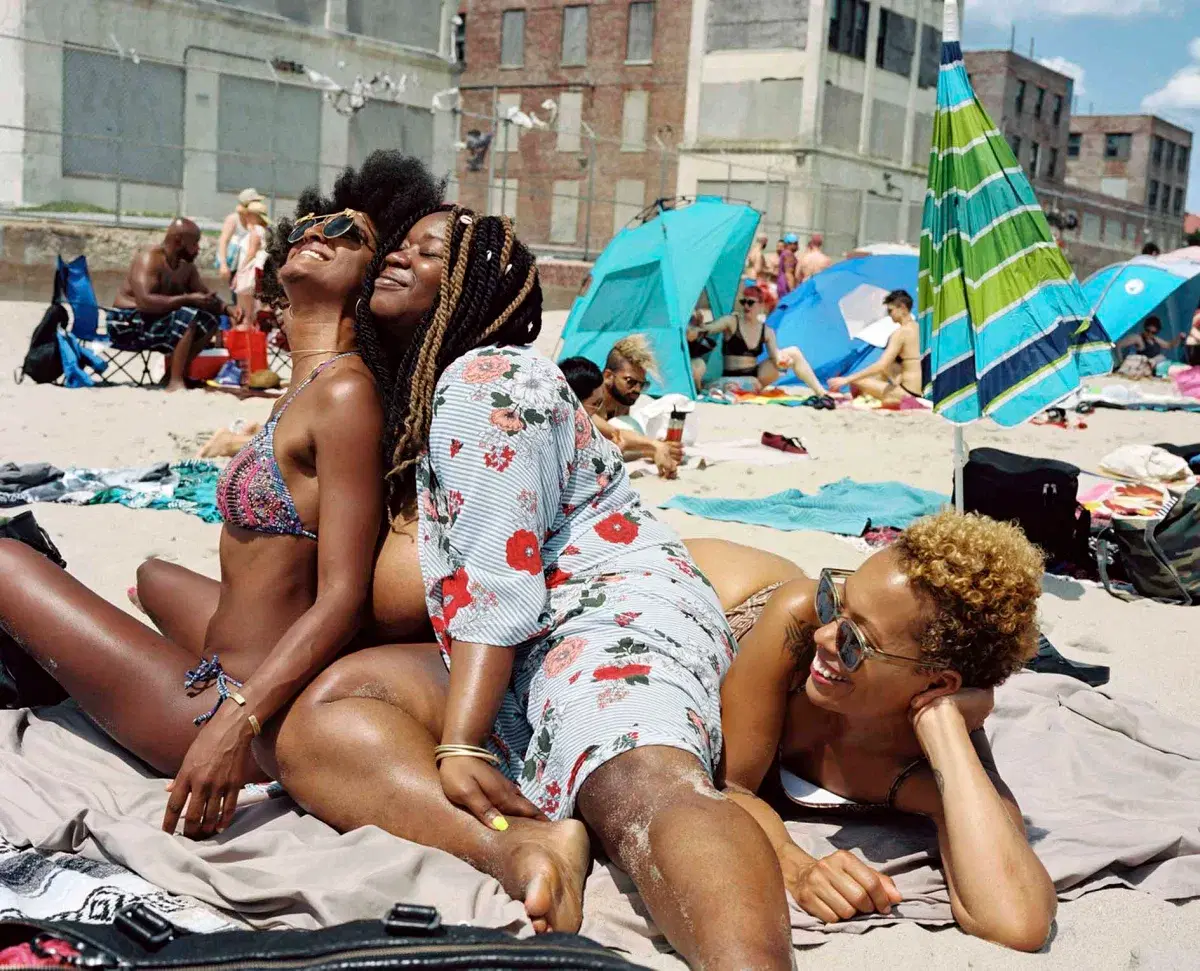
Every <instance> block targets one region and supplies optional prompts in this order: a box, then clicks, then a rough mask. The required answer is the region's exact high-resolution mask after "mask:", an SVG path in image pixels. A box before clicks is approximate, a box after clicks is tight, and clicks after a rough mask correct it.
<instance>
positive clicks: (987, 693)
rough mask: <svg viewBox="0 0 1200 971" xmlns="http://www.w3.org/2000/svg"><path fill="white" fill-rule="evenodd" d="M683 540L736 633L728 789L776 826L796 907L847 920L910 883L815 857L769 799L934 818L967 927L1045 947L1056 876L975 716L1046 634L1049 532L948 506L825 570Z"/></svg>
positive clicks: (895, 898) (843, 858)
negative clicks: (1037, 533) (1042, 619)
mask: <svg viewBox="0 0 1200 971" xmlns="http://www.w3.org/2000/svg"><path fill="white" fill-rule="evenodd" d="M688 548H689V551H690V552H691V553H692V557H693V559H694V560H695V561H696V563H697V564H698V565H699V566H700V567H701V569H703V570H705V572H706V573H707V575H708V576H709V578H710V579H711V580H712V582H713V585H714V587H715V588H716V590H717V593H718V595H719V596H720V598H721V602H722V606H723V607H724V608H725V610H726V613H727V615H728V617H729V620H730V624H731V627H732V628H733V630H734V632H735V634H736V635H737V636H738V638H739V646H740V649H739V652H738V656H737V659H736V660H735V661H734V663H733V665H732V667H731V668H730V670H729V673H728V674H727V675H726V677H725V680H724V682H723V683H722V686H721V703H722V712H721V723H722V729H723V733H724V736H725V791H726V793H727V794H729V795H731V796H732V797H733V798H734V799H735V801H737V802H738V803H739V804H740V805H741V806H742V808H744V809H745V810H746V811H747V812H749V813H750V814H751V815H752V816H753V817H754V818H755V819H756V820H757V821H758V822H759V825H760V826H761V827H762V828H763V830H764V832H766V834H767V836H768V838H769V839H770V841H771V844H772V846H773V847H774V849H775V853H776V856H777V857H778V859H779V863H780V866H781V868H782V870H783V875H784V880H785V883H786V884H787V888H788V892H789V893H790V895H791V896H792V897H793V898H794V899H795V901H796V903H797V905H799V906H800V907H801V908H802V909H803V910H805V911H806V912H807V913H809V914H811V915H813V916H814V917H818V918H820V919H822V920H824V921H826V922H835V921H840V920H847V919H849V918H852V917H854V916H856V915H858V914H867V913H888V912H890V910H891V907H892V906H893V905H894V904H898V903H900V901H901V896H900V894H899V893H898V892H897V890H896V886H895V884H894V883H893V882H892V880H891V878H890V877H887V876H885V875H884V874H881V873H878V872H876V871H875V870H873V869H871V868H870V867H868V866H867V865H866V864H865V863H863V862H862V861H861V860H860V859H859V858H858V857H856V856H854V855H853V854H851V853H849V852H848V851H846V850H839V851H837V852H836V853H834V854H832V855H830V856H827V857H825V858H823V859H814V858H813V857H811V856H809V855H808V854H807V853H805V852H804V851H803V850H802V849H801V848H800V847H799V846H797V845H796V844H795V843H794V842H792V839H791V837H790V836H789V835H788V832H787V829H786V828H785V827H784V824H783V821H782V820H781V819H780V817H779V815H778V814H777V813H776V811H775V810H774V809H772V808H771V806H770V805H769V804H768V803H767V802H766V801H764V798H763V797H766V798H772V797H783V800H784V802H785V803H786V802H787V801H788V798H789V797H790V799H791V801H793V802H798V803H800V804H801V805H802V806H806V807H808V808H809V809H821V808H824V809H830V808H837V809H839V810H840V811H845V809H846V808H848V807H851V808H852V807H854V806H859V807H863V808H872V809H877V810H898V811H900V812H909V813H919V814H921V815H925V816H928V817H930V818H931V819H932V820H933V822H934V823H935V824H936V826H937V834H938V846H939V849H940V852H941V857H942V864H943V867H944V869H945V873H946V882H947V884H948V886H949V890H950V901H951V906H952V908H953V912H954V916H955V918H956V919H957V921H958V923H959V925H960V926H961V927H962V928H963V930H965V931H967V932H968V933H970V934H973V935H975V936H977V937H983V938H986V939H988V940H991V941H995V942H997V943H999V944H1004V945H1006V946H1008V947H1012V948H1017V949H1020V950H1027V951H1033V950H1037V949H1038V948H1040V947H1041V946H1042V944H1043V943H1044V942H1045V940H1046V937H1047V935H1048V933H1049V930H1050V924H1051V921H1053V919H1054V914H1055V909H1056V898H1055V892H1054V885H1053V883H1052V882H1051V880H1050V877H1049V876H1048V875H1047V873H1046V870H1045V868H1044V867H1043V866H1042V864H1041V862H1040V861H1039V860H1038V858H1037V856H1036V855H1035V854H1034V852H1033V850H1032V849H1031V848H1030V846H1029V842H1028V839H1027V838H1026V834H1025V828H1024V824H1023V821H1022V817H1021V810H1020V809H1019V807H1018V806H1017V803H1016V800H1015V799H1014V798H1013V795H1012V793H1011V792H1010V791H1009V790H1008V788H1007V787H1006V786H1005V784H1004V782H1003V780H1001V778H1000V776H999V774H998V773H997V771H996V767H995V764H994V763H993V761H992V757H991V752H990V750H989V748H988V743H987V740H986V739H985V737H984V734H983V732H982V730H981V726H982V724H983V721H984V718H985V717H986V716H987V714H988V713H989V712H990V711H991V707H992V689H993V688H994V687H995V686H996V685H998V684H1000V683H1001V682H1002V681H1004V680H1005V679H1006V678H1007V677H1008V676H1009V675H1010V674H1012V673H1014V672H1015V671H1016V670H1017V669H1018V668H1020V667H1021V665H1022V664H1023V663H1024V662H1025V661H1026V660H1028V659H1029V658H1030V657H1031V656H1032V655H1033V653H1034V650H1035V646H1036V641H1037V625H1036V620H1037V617H1036V613H1037V600H1038V596H1039V595H1040V593H1041V579H1042V573H1043V565H1042V558H1041V555H1040V554H1039V552H1038V550H1037V548H1036V547H1034V546H1033V545H1032V544H1031V543H1029V541H1028V540H1027V539H1026V538H1025V536H1024V534H1023V533H1021V532H1020V530H1018V529H1017V528H1016V527H1014V526H1011V525H1008V524H1006V523H998V522H996V521H994V520H991V519H987V518H986V517H982V516H975V515H961V514H958V513H954V512H949V511H947V512H942V513H939V514H937V515H935V516H930V517H928V518H926V519H922V520H920V521H918V522H916V523H914V524H913V525H912V526H910V527H909V528H908V529H906V530H905V531H904V532H903V533H902V534H901V536H900V538H899V539H898V541H897V542H896V543H895V544H894V545H892V546H891V547H889V548H887V549H885V550H881V551H880V552H878V553H876V554H875V555H873V556H872V557H871V558H870V559H868V560H867V561H866V562H865V563H864V564H863V565H862V566H861V567H859V568H858V570H855V571H841V570H828V569H827V570H822V571H821V574H820V577H819V578H818V579H817V580H813V579H810V578H808V577H805V576H804V574H803V573H802V572H801V571H800V570H799V568H797V567H796V566H795V565H794V564H792V563H790V562H789V561H787V560H784V559H782V558H779V557H774V556H771V555H770V554H766V553H762V552H760V551H757V550H751V549H749V548H747V547H741V546H738V545H736V544H733V543H726V542H722V541H715V540H693V541H690V542H689V543H688Z"/></svg>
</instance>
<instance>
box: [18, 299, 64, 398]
mask: <svg viewBox="0 0 1200 971" xmlns="http://www.w3.org/2000/svg"><path fill="white" fill-rule="evenodd" d="M70 320H71V318H70V315H69V314H68V313H67V308H66V307H64V306H63V305H62V304H61V303H58V302H57V301H55V302H54V303H52V304H50V306H49V307H47V308H46V312H45V313H44V314H42V319H41V320H40V321H38V325H37V326H36V327H35V328H33V335H32V336H31V337H30V338H29V350H28V351H26V352H25V359H24V360H23V361H22V362H21V366H20V367H19V368H18V369H17V373H16V374H15V375H13V378H14V380H15V381H16V382H17V383H18V384H20V383H21V381H22V380H24V379H25V378H26V377H30V378H33V380H34V381H35V382H36V383H38V384H52V383H54V382H55V381H57V380H58V379H59V378H61V377H62V374H63V363H62V352H61V351H60V350H59V349H58V331H59V329H60V328H62V329H66V326H67V324H68V323H70Z"/></svg>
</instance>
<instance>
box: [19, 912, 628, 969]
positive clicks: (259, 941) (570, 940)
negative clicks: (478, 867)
mask: <svg viewBox="0 0 1200 971" xmlns="http://www.w3.org/2000/svg"><path fill="white" fill-rule="evenodd" d="M64 945H66V947H64ZM11 947H16V948H20V949H21V950H22V951H25V950H26V949H27V950H28V952H32V953H31V954H30V955H29V956H30V957H32V958H34V959H40V958H43V957H44V956H47V955H49V956H51V957H54V956H58V955H62V954H64V952H67V959H66V960H63V961H62V964H63V965H64V966H73V967H86V968H114V969H115V968H121V969H131V971H151V969H153V971H158V969H162V971H167V969H170V971H199V969H204V971H223V969H229V971H234V969H239V971H240V969H248V968H253V969H264V971H265V969H271V968H279V969H284V968H303V969H304V971H358V969H362V971H367V969H370V971H391V969H397V971H398V969H401V968H403V969H417V971H442V969H449V968H455V969H465V968H471V969H483V971H518V969H525V968H549V969H564V971H631V969H633V968H636V967H637V965H634V964H630V963H629V962H628V961H626V960H625V959H624V958H622V957H621V956H620V955H618V954H616V953H614V952H613V951H610V950H608V949H607V948H605V947H602V946H601V945H599V944H597V943H596V942H595V941H591V940H589V939H587V938H586V937H581V936H579V935H578V934H539V935H538V936H536V937H529V938H517V937H514V936H513V935H512V934H509V933H507V932H505V931H502V930H493V929H491V928H485V927H468V926H465V925H446V924H443V923H442V921H441V917H440V916H439V914H438V912H437V910H436V909H435V908H433V907H422V906H418V905H415V904H397V905H396V906H395V907H393V908H392V910H391V912H390V913H389V914H388V915H387V916H386V917H384V919H383V920H360V921H354V922H352V923H348V924H339V925H337V926H335V927H327V928H324V929H322V930H315V931H301V930H287V931H241V930H237V931H218V932H216V933H212V934H191V933H187V932H185V931H182V930H180V929H179V928H176V927H175V926H174V925H173V924H171V923H170V922H168V921H167V920H166V919H165V918H163V917H161V916H159V914H158V913H157V912H155V911H153V910H151V909H150V908H149V907H147V906H146V905H145V904H141V903H137V904H133V905H132V906H129V907H126V908H124V909H123V910H121V911H119V912H118V913H117V916H116V920H115V921H114V922H113V923H112V924H81V923H76V922H73V921H42V920H32V919H30V920H7V921H0V953H2V952H4V950H5V949H6V948H11ZM70 952H74V954H71V953H70ZM18 954H19V952H18ZM28 963H33V962H32V961H28ZM43 963H48V964H53V963H54V962H53V961H49V962H43Z"/></svg>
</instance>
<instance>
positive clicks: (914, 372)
mask: <svg viewBox="0 0 1200 971" xmlns="http://www.w3.org/2000/svg"><path fill="white" fill-rule="evenodd" d="M883 305H884V307H886V308H887V312H888V316H889V317H891V318H892V320H894V321H895V322H896V323H897V324H899V325H900V326H899V329H898V330H897V331H896V332H895V333H894V334H892V336H891V337H890V338H888V342H887V346H886V347H885V348H884V349H883V356H882V357H881V358H879V360H878V361H876V362H875V363H874V364H871V365H868V366H867V367H865V368H863V369H862V370H861V371H856V372H855V373H854V374H850V375H847V376H846V377H844V378H833V379H832V380H830V382H829V387H831V388H833V389H834V390H835V391H836V390H839V389H841V388H845V387H852V388H854V390H855V391H859V392H861V393H862V394H866V395H870V396H871V397H872V398H878V399H879V400H880V401H882V402H883V403H884V404H885V405H896V404H899V403H900V402H901V401H902V400H904V398H906V397H909V396H911V397H913V398H920V397H921V396H922V391H921V334H920V331H919V330H918V328H917V321H916V318H915V317H913V313H912V309H913V299H912V296H911V295H910V294H909V293H908V291H907V290H893V291H892V292H891V293H889V294H888V295H887V296H886V297H885V298H884V301H883Z"/></svg>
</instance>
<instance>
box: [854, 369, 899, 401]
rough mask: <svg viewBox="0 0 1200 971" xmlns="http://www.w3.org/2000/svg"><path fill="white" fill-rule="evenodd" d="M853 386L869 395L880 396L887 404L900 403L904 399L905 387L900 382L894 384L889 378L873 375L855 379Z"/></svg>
mask: <svg viewBox="0 0 1200 971" xmlns="http://www.w3.org/2000/svg"><path fill="white" fill-rule="evenodd" d="M851 387H853V388H855V389H856V390H858V391H859V392H860V393H862V394H865V395H869V396H870V397H872V398H878V399H879V400H880V401H882V402H883V403H884V404H885V405H895V404H899V403H900V402H901V401H903V400H904V397H905V394H904V389H903V388H901V387H900V386H899V385H898V384H893V383H892V382H891V381H889V380H887V378H881V377H877V376H875V375H871V377H869V378H860V379H859V380H858V381H855V382H854V383H853V384H852V385H851Z"/></svg>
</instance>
